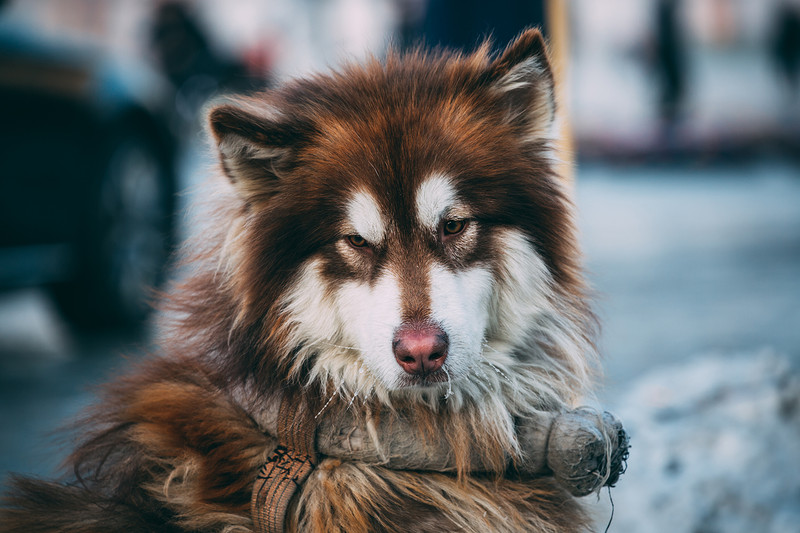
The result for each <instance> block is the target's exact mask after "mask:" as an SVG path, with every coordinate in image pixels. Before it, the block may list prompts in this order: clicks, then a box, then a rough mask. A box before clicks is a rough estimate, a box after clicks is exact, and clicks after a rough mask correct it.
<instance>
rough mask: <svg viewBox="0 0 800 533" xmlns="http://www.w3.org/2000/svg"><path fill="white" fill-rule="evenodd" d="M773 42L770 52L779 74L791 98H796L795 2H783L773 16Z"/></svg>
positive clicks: (799, 42) (798, 11) (799, 81)
mask: <svg viewBox="0 0 800 533" xmlns="http://www.w3.org/2000/svg"><path fill="white" fill-rule="evenodd" d="M774 24H775V26H774V32H773V35H774V37H773V40H772V43H771V48H770V51H771V53H772V59H773V61H774V62H775V65H776V66H777V68H778V70H779V71H780V74H781V75H782V77H783V79H784V81H785V83H786V85H787V86H788V88H789V90H790V95H791V97H792V98H796V97H797V92H798V88H799V87H800V76H798V72H800V5H798V3H797V2H794V3H791V2H784V3H782V4H781V5H780V7H779V8H778V10H777V13H776V15H775V22H774Z"/></svg>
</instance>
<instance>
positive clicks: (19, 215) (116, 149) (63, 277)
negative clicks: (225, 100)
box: [0, 27, 176, 327]
mask: <svg viewBox="0 0 800 533" xmlns="http://www.w3.org/2000/svg"><path fill="white" fill-rule="evenodd" d="M162 85H163V84H162V83H161V81H160V80H159V78H158V77H157V76H156V75H155V74H152V73H150V72H149V71H147V69H140V68H133V67H121V66H120V65H119V64H118V63H115V62H112V61H109V60H108V59H107V58H104V57H102V56H101V55H99V54H97V53H87V52H85V51H80V52H79V51H75V50H71V49H67V48H65V47H64V46H62V45H57V44H51V43H45V42H43V41H42V40H41V39H39V38H37V37H34V36H32V35H28V34H26V33H24V32H23V31H19V30H18V29H10V28H8V27H0V117H2V119H1V120H0V124H2V128H1V131H2V133H0V288H11V287H21V286H33V285H35V286H43V287H47V288H48V290H49V291H50V292H51V294H52V295H53V297H54V298H55V301H56V302H57V304H58V306H59V308H60V309H61V310H62V311H63V313H64V315H65V316H66V317H67V318H68V319H70V321H72V322H73V323H74V324H77V325H80V326H89V327H92V326H129V325H135V324H138V323H141V322H142V320H143V319H144V318H145V317H146V315H147V312H148V309H149V305H148V300H149V299H150V297H151V291H152V289H153V287H156V286H157V285H158V283H159V281H160V280H161V277H162V273H163V269H164V265H165V263H166V261H167V258H168V257H169V253H170V247H171V240H172V229H173V206H174V201H173V197H174V193H175V187H176V186H175V172H174V160H175V152H176V144H175V141H174V139H173V136H172V135H171V134H170V132H169V129H168V127H167V124H166V123H167V114H166V113H164V112H162V111H161V110H162V109H165V107H164V106H163V103H164V99H165V98H166V97H168V95H169V92H168V91H166V90H163V89H162Z"/></svg>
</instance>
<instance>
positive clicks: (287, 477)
mask: <svg viewBox="0 0 800 533" xmlns="http://www.w3.org/2000/svg"><path fill="white" fill-rule="evenodd" d="M291 396H292V395H290V394H286V395H284V397H283V398H282V399H281V406H280V409H279V410H278V435H277V437H278V447H277V448H275V451H274V452H272V455H271V456H270V458H269V459H268V460H267V462H266V463H264V465H263V466H262V467H261V470H260V471H259V473H258V476H257V477H256V482H255V485H254V486H253V495H252V497H251V499H250V512H251V514H252V516H253V526H254V531H255V532H256V533H283V531H284V524H285V520H286V512H287V510H288V508H289V503H290V502H291V500H292V496H294V494H295V493H296V492H297V490H298V489H299V488H300V486H301V485H302V484H303V483H304V482H305V480H306V479H307V478H308V476H309V475H310V474H311V471H312V470H313V469H314V467H315V466H316V463H317V454H316V452H315V450H314V437H315V433H316V426H315V424H314V419H313V418H312V417H311V413H310V412H309V410H308V406H307V405H306V403H305V402H304V401H302V400H300V399H298V401H294V399H293V398H292V397H291Z"/></svg>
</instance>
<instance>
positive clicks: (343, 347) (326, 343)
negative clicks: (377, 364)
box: [318, 341, 364, 353]
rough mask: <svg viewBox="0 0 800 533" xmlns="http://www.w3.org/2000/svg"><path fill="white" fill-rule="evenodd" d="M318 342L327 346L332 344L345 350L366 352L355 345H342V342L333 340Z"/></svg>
mask: <svg viewBox="0 0 800 533" xmlns="http://www.w3.org/2000/svg"><path fill="white" fill-rule="evenodd" d="M318 344H324V345H325V346H332V347H334V348H341V349H343V350H353V351H355V352H362V353H363V352H364V350H362V349H361V348H356V347H355V346H342V345H340V344H333V343H332V342H325V341H318Z"/></svg>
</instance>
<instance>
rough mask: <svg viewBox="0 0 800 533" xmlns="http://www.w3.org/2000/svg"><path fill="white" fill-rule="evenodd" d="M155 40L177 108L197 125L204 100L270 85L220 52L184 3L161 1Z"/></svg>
mask: <svg viewBox="0 0 800 533" xmlns="http://www.w3.org/2000/svg"><path fill="white" fill-rule="evenodd" d="M151 42H152V47H153V50H154V52H155V54H156V58H157V60H158V63H159V65H160V67H161V70H162V71H163V73H164V75H165V76H166V77H167V79H169V80H170V82H172V85H173V86H174V88H175V111H176V112H177V114H178V115H179V117H180V119H181V120H182V121H183V122H186V123H190V124H194V122H195V120H196V117H197V115H198V112H199V110H200V108H201V107H202V105H203V103H205V101H206V100H208V98H209V97H211V96H213V95H214V94H216V93H218V92H221V91H230V92H246V91H250V90H254V89H258V88H261V87H263V86H265V85H266V80H265V79H263V77H262V76H263V73H261V72H259V73H257V74H254V73H252V72H249V71H248V69H247V68H246V66H245V64H244V63H242V62H240V61H237V60H235V59H232V58H228V57H224V56H223V55H222V54H220V53H218V52H217V51H216V50H215V49H214V46H213V44H212V42H211V40H210V39H209V37H208V36H207V33H206V31H205V30H204V29H203V28H202V27H201V25H200V23H199V22H198V20H197V18H196V16H195V15H194V13H192V11H191V9H190V8H189V7H188V6H187V5H186V4H185V3H183V2H179V1H169V2H166V3H164V4H161V5H160V6H159V7H158V8H157V10H156V12H155V15H154V18H153V27H152V29H151Z"/></svg>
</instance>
